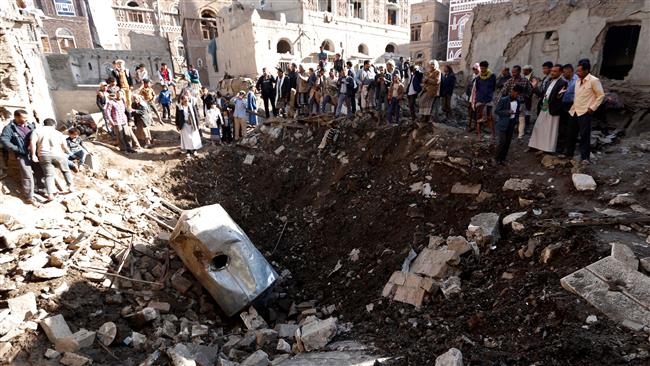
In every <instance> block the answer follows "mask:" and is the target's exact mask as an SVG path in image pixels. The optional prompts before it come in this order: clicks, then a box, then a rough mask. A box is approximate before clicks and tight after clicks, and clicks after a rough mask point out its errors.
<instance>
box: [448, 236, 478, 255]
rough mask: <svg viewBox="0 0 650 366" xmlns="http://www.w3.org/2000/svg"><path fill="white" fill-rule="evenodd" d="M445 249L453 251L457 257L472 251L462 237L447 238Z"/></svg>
mask: <svg viewBox="0 0 650 366" xmlns="http://www.w3.org/2000/svg"><path fill="white" fill-rule="evenodd" d="M447 249H449V250H453V251H454V252H456V254H457V255H458V256H461V255H463V254H465V253H467V252H469V251H470V250H472V246H471V245H470V244H469V242H468V241H467V239H465V238H464V237H462V236H450V237H448V238H447Z"/></svg>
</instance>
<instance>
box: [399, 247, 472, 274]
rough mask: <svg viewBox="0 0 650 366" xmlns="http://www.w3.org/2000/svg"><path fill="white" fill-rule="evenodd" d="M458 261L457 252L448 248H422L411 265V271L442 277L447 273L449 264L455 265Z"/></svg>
mask: <svg viewBox="0 0 650 366" xmlns="http://www.w3.org/2000/svg"><path fill="white" fill-rule="evenodd" d="M459 261H460V258H458V253H456V251H454V250H449V249H429V248H424V249H423V250H422V252H421V253H420V254H419V255H418V256H417V258H415V260H414V261H413V264H412V265H411V272H412V273H417V274H422V275H425V276H429V277H433V278H443V277H445V275H446V274H447V270H448V269H449V265H456V264H458V263H459Z"/></svg>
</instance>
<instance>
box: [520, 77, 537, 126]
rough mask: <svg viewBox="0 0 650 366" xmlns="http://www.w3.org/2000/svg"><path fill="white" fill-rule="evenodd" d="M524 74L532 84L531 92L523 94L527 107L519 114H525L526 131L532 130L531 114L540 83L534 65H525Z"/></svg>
mask: <svg viewBox="0 0 650 366" xmlns="http://www.w3.org/2000/svg"><path fill="white" fill-rule="evenodd" d="M522 75H523V76H522V77H523V78H524V79H527V80H528V82H529V83H530V86H531V89H530V93H528V94H527V95H524V96H523V97H524V107H525V109H523V110H522V112H523V113H520V114H519V118H521V116H522V115H523V116H524V123H525V124H526V126H525V131H524V132H526V131H530V116H531V112H532V110H533V94H534V91H535V88H537V84H538V83H539V79H537V78H536V77H535V76H534V75H533V66H531V65H526V66H524V67H523V69H522ZM519 135H520V138H522V137H523V135H521V132H519Z"/></svg>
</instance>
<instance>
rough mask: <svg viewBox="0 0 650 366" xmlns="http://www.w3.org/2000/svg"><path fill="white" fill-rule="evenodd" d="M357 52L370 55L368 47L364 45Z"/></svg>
mask: <svg viewBox="0 0 650 366" xmlns="http://www.w3.org/2000/svg"><path fill="white" fill-rule="evenodd" d="M357 52H359V53H361V54H364V55H367V54H368V46H366V45H365V44H363V43H362V44H360V45H359V47H357Z"/></svg>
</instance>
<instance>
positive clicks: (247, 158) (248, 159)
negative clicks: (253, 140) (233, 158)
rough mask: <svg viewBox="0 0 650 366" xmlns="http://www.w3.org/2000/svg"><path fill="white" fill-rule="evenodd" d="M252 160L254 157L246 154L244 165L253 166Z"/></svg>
mask: <svg viewBox="0 0 650 366" xmlns="http://www.w3.org/2000/svg"><path fill="white" fill-rule="evenodd" d="M253 160H255V155H251V154H247V155H246V158H244V164H246V165H253Z"/></svg>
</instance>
